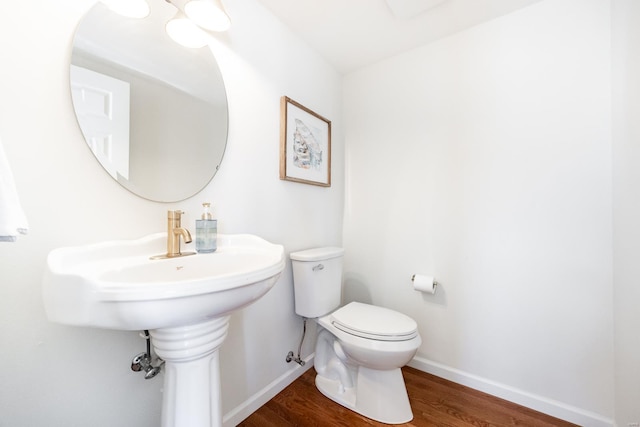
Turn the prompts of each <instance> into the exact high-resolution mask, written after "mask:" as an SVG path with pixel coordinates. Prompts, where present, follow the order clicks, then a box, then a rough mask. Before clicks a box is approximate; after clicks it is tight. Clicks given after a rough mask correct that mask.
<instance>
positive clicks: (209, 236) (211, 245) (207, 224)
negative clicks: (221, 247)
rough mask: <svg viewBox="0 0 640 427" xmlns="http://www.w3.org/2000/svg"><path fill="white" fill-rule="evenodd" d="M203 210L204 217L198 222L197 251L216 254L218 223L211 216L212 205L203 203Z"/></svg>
mask: <svg viewBox="0 0 640 427" xmlns="http://www.w3.org/2000/svg"><path fill="white" fill-rule="evenodd" d="M202 208H203V211H202V217H201V219H197V220H196V251H198V253H209V252H215V250H216V249H217V247H218V246H217V241H216V239H217V237H218V221H217V220H215V219H213V216H212V215H211V203H203V204H202Z"/></svg>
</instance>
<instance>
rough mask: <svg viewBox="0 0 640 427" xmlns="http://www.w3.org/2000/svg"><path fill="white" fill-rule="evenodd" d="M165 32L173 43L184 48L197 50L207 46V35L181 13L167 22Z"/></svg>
mask: <svg viewBox="0 0 640 427" xmlns="http://www.w3.org/2000/svg"><path fill="white" fill-rule="evenodd" d="M165 30H166V31H167V34H168V35H169V37H171V39H173V41H175V42H176V43H178V44H181V45H182V46H184V47H190V48H194V49H197V48H201V47H204V46H206V45H207V34H206V33H205V32H204V31H202V29H201V28H200V27H198V26H197V25H196V24H195V23H194V22H193V21H192V20H190V19H189V18H187V17H186V16H185V14H184V13H182V12H181V11H178V12H177V13H176V15H175V16H174V17H173V18H171V20H169V22H167V25H166V26H165Z"/></svg>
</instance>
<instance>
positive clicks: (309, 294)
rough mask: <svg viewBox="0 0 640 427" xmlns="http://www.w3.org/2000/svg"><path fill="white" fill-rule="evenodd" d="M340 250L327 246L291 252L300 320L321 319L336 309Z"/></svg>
mask: <svg viewBox="0 0 640 427" xmlns="http://www.w3.org/2000/svg"><path fill="white" fill-rule="evenodd" d="M343 254H344V249H343V248H335V247H327V248H315V249H307V250H304V251H299V252H292V253H291V254H290V255H289V256H290V258H291V264H292V266H293V291H294V296H295V309H296V313H297V314H298V315H300V316H302V317H307V318H314V317H320V316H324V315H325V314H328V313H330V312H331V311H333V310H335V309H336V308H338V307H340V303H341V298H342V255H343Z"/></svg>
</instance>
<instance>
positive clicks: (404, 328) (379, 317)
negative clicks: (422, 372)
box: [330, 302, 418, 341]
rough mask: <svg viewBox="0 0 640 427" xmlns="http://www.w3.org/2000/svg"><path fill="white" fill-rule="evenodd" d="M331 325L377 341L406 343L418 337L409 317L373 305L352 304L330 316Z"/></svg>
mask: <svg viewBox="0 0 640 427" xmlns="http://www.w3.org/2000/svg"><path fill="white" fill-rule="evenodd" d="M330 317H331V324H332V325H333V326H334V327H335V328H336V329H339V330H341V331H343V332H346V333H348V334H351V335H355V336H357V337H361V338H366V339H371V340H377V341H407V340H411V339H413V338H415V337H416V336H417V335H418V325H417V323H416V322H415V320H413V319H412V318H410V317H409V316H406V315H404V314H402V313H398V312H397V311H394V310H390V309H388V308H384V307H377V306H375V305H369V304H363V303H359V302H352V303H349V304H347V305H345V306H344V307H342V308H339V309H338V310H336V311H335V312H333V313H332V314H331V315H330Z"/></svg>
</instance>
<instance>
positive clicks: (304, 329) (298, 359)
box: [286, 317, 307, 366]
mask: <svg viewBox="0 0 640 427" xmlns="http://www.w3.org/2000/svg"><path fill="white" fill-rule="evenodd" d="M306 333H307V318H306V317H303V318H302V338H300V345H298V356H297V357H295V358H294V357H293V351H290V352H289V353H288V354H287V359H286V361H287V363H289V362H291V361H292V360H293V361H294V362H296V363H297V364H298V365H300V366H304V363H305V362H304V360H302V358H301V357H300V352H301V351H302V343H303V341H304V336H305V334H306Z"/></svg>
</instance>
